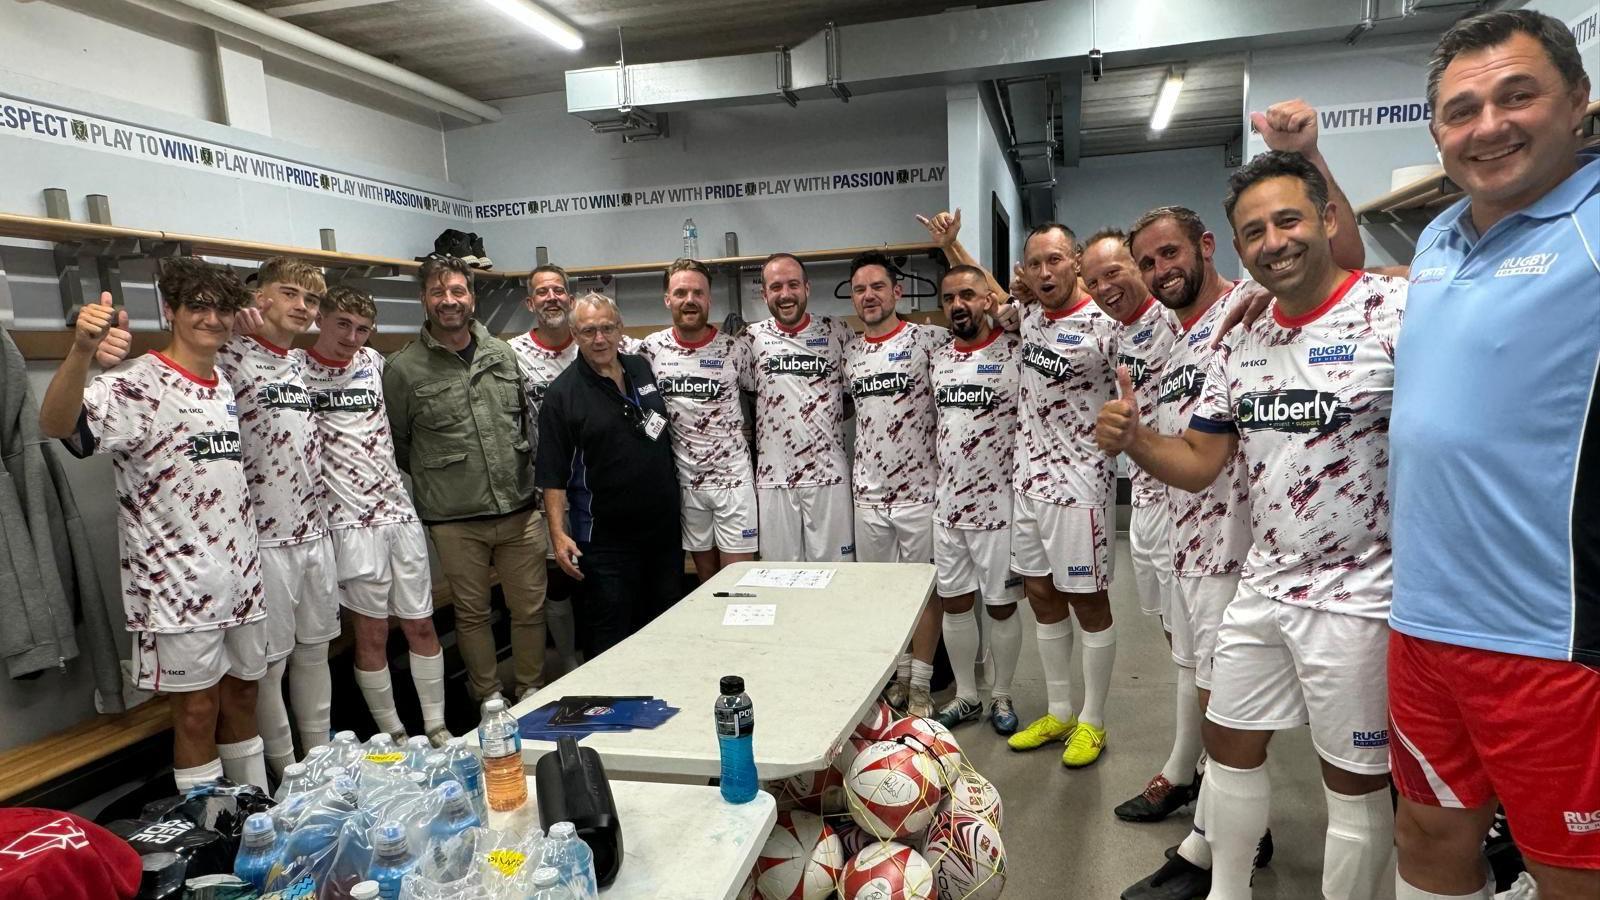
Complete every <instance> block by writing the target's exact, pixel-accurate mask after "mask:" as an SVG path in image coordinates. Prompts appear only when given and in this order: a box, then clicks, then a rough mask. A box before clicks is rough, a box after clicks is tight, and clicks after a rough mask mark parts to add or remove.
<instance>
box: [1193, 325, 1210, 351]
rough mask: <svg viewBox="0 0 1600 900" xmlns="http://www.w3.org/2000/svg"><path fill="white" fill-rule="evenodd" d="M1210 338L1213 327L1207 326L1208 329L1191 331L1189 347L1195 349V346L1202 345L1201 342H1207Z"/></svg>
mask: <svg viewBox="0 0 1600 900" xmlns="http://www.w3.org/2000/svg"><path fill="white" fill-rule="evenodd" d="M1208 337H1211V326H1210V325H1207V326H1206V327H1204V328H1202V329H1200V330H1199V331H1191V332H1190V333H1189V346H1191V347H1193V346H1194V345H1195V344H1198V343H1200V342H1201V341H1203V340H1205V339H1206V338H1208Z"/></svg>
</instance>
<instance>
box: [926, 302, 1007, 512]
mask: <svg viewBox="0 0 1600 900" xmlns="http://www.w3.org/2000/svg"><path fill="white" fill-rule="evenodd" d="M1021 348H1022V339H1021V338H1019V337H1018V336H1016V335H1014V334H1007V333H1005V332H1004V331H1001V330H1000V329H998V328H996V329H995V330H994V331H992V332H990V334H989V340H988V341H986V342H985V343H982V344H978V345H975V346H972V347H964V346H963V345H962V344H961V343H960V342H959V341H954V342H951V343H947V344H945V345H944V346H942V347H940V348H939V349H938V350H937V351H935V352H934V355H933V368H932V372H931V378H932V381H933V398H934V404H935V406H936V407H937V409H938V417H939V426H938V437H937V442H936V446H937V447H938V454H939V489H938V496H937V500H936V501H935V505H934V521H936V522H938V523H939V524H941V525H944V526H945V527H947V528H972V529H980V530H984V531H995V530H999V529H1002V528H1006V527H1008V526H1009V525H1010V524H1011V508H1012V495H1011V468H1012V466H1013V464H1014V462H1015V455H1016V446H1017V395H1018V393H1019V384H1020V381H1021V373H1020V369H1019V364H1020V361H1021V359H1022V349H1021Z"/></svg>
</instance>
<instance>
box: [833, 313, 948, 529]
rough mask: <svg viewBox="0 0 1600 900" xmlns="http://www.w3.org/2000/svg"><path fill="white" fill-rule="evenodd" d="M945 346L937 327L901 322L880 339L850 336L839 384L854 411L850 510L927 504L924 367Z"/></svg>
mask: <svg viewBox="0 0 1600 900" xmlns="http://www.w3.org/2000/svg"><path fill="white" fill-rule="evenodd" d="M949 342H950V332H949V331H948V330H946V329H944V328H941V327H939V326H937V325H922V324H918V323H916V322H907V321H905V320H901V322H900V324H899V325H897V326H895V330H894V331H892V332H890V333H889V334H887V335H884V336H883V337H881V338H872V337H867V336H866V335H864V334H856V335H851V336H850V341H849V343H848V344H846V345H845V363H844V366H845V379H846V382H847V384H848V385H849V388H850V397H851V399H852V400H854V401H855V405H856V444H855V460H854V462H853V464H852V467H851V478H850V489H851V493H853V494H854V495H855V505H856V506H860V507H863V508H867V509H886V508H889V507H894V506H911V505H915V504H918V503H932V502H933V485H934V481H935V479H936V472H937V463H936V462H935V458H934V449H933V443H934V440H933V432H934V416H933V389H932V387H931V386H930V383H929V381H928V365H929V363H930V362H931V361H932V359H933V353H934V351H935V350H937V349H938V348H939V347H941V346H943V345H945V344H947V343H949Z"/></svg>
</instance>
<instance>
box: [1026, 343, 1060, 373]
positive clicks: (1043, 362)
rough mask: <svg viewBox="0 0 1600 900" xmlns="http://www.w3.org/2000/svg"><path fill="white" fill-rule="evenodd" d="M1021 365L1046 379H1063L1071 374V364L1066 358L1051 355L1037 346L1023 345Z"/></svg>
mask: <svg viewBox="0 0 1600 900" xmlns="http://www.w3.org/2000/svg"><path fill="white" fill-rule="evenodd" d="M1022 364H1023V365H1025V366H1027V367H1028V368H1030V369H1032V370H1034V371H1035V372H1038V373H1039V374H1040V375H1043V376H1045V377H1046V378H1056V379H1061V378H1065V377H1067V376H1068V375H1070V374H1072V363H1070V362H1067V359H1066V357H1064V356H1062V355H1060V354H1058V353H1051V352H1050V351H1049V350H1046V349H1045V348H1043V347H1041V346H1039V345H1038V344H1024V345H1023V347H1022Z"/></svg>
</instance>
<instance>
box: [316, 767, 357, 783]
mask: <svg viewBox="0 0 1600 900" xmlns="http://www.w3.org/2000/svg"><path fill="white" fill-rule="evenodd" d="M349 775H350V769H349V768H347V767H345V766H334V767H333V768H331V769H329V770H327V771H326V772H323V773H322V780H323V781H338V780H339V779H341V778H347V777H349Z"/></svg>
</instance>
